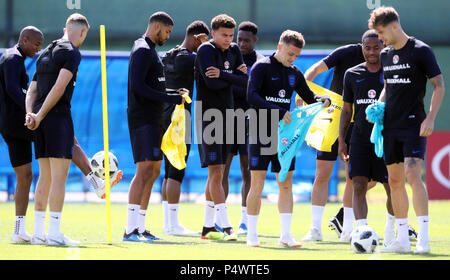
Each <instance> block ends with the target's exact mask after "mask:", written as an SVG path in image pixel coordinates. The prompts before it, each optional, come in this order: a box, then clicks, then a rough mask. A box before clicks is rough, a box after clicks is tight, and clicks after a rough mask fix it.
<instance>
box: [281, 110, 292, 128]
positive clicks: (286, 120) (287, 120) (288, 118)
mask: <svg viewBox="0 0 450 280" xmlns="http://www.w3.org/2000/svg"><path fill="white" fill-rule="evenodd" d="M291 120H292V117H291V113H290V112H289V111H287V112H286V114H284V116H283V119H282V121H283V123H284V124H285V125H286V124H291Z"/></svg>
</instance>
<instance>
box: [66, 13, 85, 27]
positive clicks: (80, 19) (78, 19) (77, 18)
mask: <svg viewBox="0 0 450 280" xmlns="http://www.w3.org/2000/svg"><path fill="white" fill-rule="evenodd" d="M71 24H76V25H81V26H84V27H86V28H87V29H89V28H91V26H90V25H89V22H88V20H87V18H86V17H85V16H83V15H82V14H79V13H74V14H71V15H70V16H69V17H68V18H67V21H66V26H68V25H71Z"/></svg>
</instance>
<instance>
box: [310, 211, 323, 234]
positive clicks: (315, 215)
mask: <svg viewBox="0 0 450 280" xmlns="http://www.w3.org/2000/svg"><path fill="white" fill-rule="evenodd" d="M324 209H325V207H324V206H317V205H311V217H312V225H311V227H312V228H315V229H317V230H319V232H322V216H323V210H324Z"/></svg>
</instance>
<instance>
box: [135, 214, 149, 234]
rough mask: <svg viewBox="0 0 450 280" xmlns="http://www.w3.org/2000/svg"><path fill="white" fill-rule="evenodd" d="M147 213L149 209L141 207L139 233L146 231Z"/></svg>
mask: <svg viewBox="0 0 450 280" xmlns="http://www.w3.org/2000/svg"><path fill="white" fill-rule="evenodd" d="M146 215H147V210H144V209H139V216H138V222H137V224H138V230H139V233H144V231H145V218H146Z"/></svg>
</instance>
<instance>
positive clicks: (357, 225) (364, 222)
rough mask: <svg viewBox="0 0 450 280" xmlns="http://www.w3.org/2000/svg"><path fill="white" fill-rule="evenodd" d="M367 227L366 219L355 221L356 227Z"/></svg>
mask: <svg viewBox="0 0 450 280" xmlns="http://www.w3.org/2000/svg"><path fill="white" fill-rule="evenodd" d="M360 226H367V219H358V220H356V227H360Z"/></svg>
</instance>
